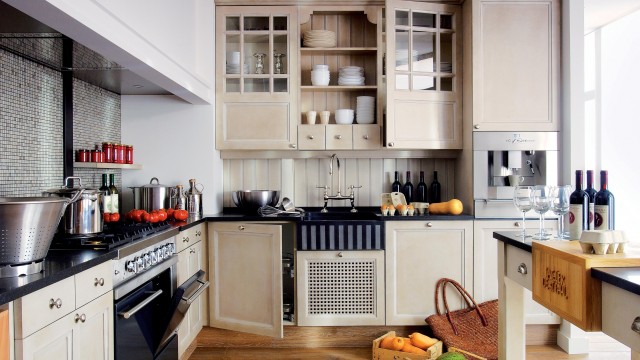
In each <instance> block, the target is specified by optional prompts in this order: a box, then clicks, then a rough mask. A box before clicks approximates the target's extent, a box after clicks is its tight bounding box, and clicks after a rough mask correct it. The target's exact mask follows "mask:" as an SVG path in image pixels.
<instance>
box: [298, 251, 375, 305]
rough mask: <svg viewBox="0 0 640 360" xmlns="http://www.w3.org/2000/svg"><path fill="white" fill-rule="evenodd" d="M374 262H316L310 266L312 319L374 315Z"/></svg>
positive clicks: (309, 283) (309, 286) (309, 285)
mask: <svg viewBox="0 0 640 360" xmlns="http://www.w3.org/2000/svg"><path fill="white" fill-rule="evenodd" d="M375 275H376V263H375V261H373V260H365V259H363V260H342V261H341V260H313V261H309V263H308V289H309V294H308V313H309V314H310V315H321V314H334V315H335V314H340V315H362V314H375V310H376V300H375V299H376V294H375V290H376V279H375Z"/></svg>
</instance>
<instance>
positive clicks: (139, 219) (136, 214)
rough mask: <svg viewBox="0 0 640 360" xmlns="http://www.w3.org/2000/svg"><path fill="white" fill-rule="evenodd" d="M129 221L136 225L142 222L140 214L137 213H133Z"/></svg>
mask: <svg viewBox="0 0 640 360" xmlns="http://www.w3.org/2000/svg"><path fill="white" fill-rule="evenodd" d="M131 219H132V220H133V221H135V222H137V223H139V222H142V213H139V212H137V211H136V212H134V213H133V215H132V216H131Z"/></svg>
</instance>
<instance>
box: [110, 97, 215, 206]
mask: <svg viewBox="0 0 640 360" xmlns="http://www.w3.org/2000/svg"><path fill="white" fill-rule="evenodd" d="M214 113H215V111H214V106H212V105H192V104H189V103H186V102H184V101H182V100H181V99H179V98H178V97H176V96H152V95H145V96H141V95H129V96H122V142H123V143H125V144H133V145H134V162H135V163H139V164H142V165H143V169H142V170H123V172H122V188H123V190H124V191H123V193H124V194H123V200H122V201H123V208H124V209H125V210H128V209H131V208H132V206H133V204H132V202H133V194H132V192H131V189H129V187H130V186H142V185H145V184H148V183H149V181H150V180H151V178H153V177H157V178H158V179H159V181H160V183H161V184H163V185H167V186H175V185H179V184H182V185H183V186H185V189H186V188H188V186H189V179H194V178H195V179H196V180H197V182H198V183H202V185H204V191H203V196H202V199H203V210H204V213H205V214H214V213H218V212H221V211H222V160H220V154H219V153H218V151H216V150H215V142H214V139H215V135H214V131H215V125H214Z"/></svg>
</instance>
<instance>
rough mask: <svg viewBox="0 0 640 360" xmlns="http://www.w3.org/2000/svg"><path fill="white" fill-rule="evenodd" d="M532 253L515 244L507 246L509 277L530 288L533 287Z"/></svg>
mask: <svg viewBox="0 0 640 360" xmlns="http://www.w3.org/2000/svg"><path fill="white" fill-rule="evenodd" d="M531 264H532V260H531V253H530V252H528V251H525V250H522V249H519V248H516V247H514V246H507V277H508V278H509V279H511V280H513V281H515V282H517V283H518V284H520V285H522V286H524V287H525V288H527V289H528V290H531V289H532V287H533V286H532V284H533V282H532V274H533V266H532V265H531Z"/></svg>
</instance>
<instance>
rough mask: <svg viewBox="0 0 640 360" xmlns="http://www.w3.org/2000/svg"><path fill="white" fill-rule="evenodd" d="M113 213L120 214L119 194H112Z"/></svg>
mask: <svg viewBox="0 0 640 360" xmlns="http://www.w3.org/2000/svg"><path fill="white" fill-rule="evenodd" d="M110 197H111V212H112V213H117V212H120V206H119V204H118V194H112V195H111V196H110Z"/></svg>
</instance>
